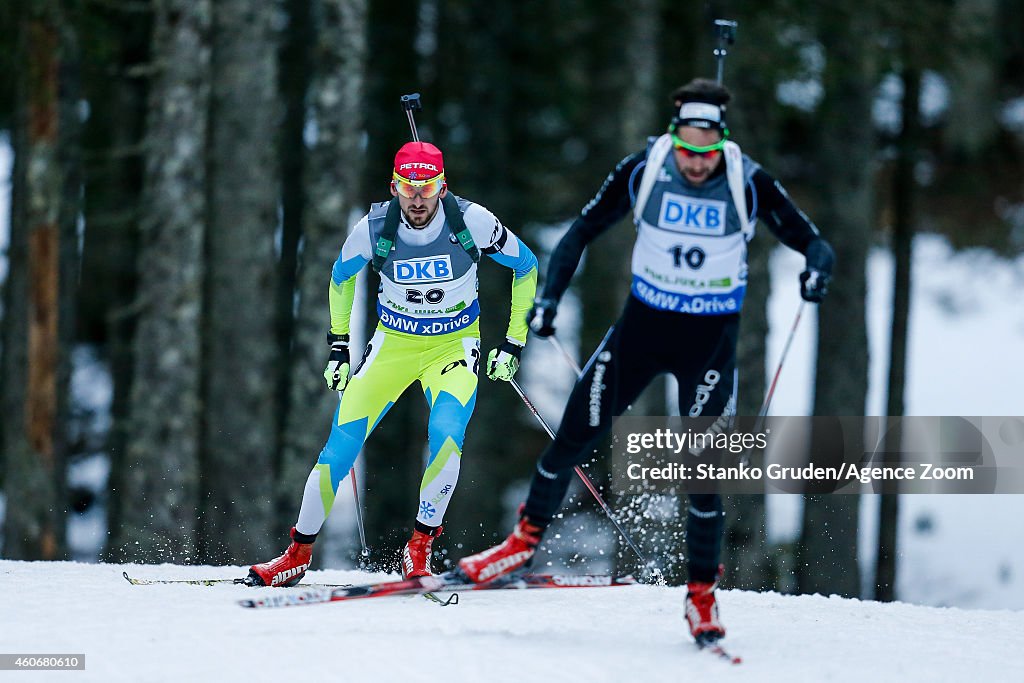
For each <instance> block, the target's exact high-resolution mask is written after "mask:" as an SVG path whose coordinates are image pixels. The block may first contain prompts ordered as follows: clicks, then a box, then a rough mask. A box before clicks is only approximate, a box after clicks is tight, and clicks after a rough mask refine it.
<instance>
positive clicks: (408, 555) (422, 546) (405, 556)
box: [402, 526, 444, 579]
mask: <svg viewBox="0 0 1024 683" xmlns="http://www.w3.org/2000/svg"><path fill="white" fill-rule="evenodd" d="M442 529H444V527H440V526H439V527H434V528H433V529H431V530H430V533H423V532H422V531H420V530H419V529H416V530H415V531H413V532H412V538H410V539H409V542H408V543H406V544H405V547H404V548H402V578H403V579H415V578H417V577H419V576H430V575H431V574H432V573H433V572H431V571H430V553H431V550H430V544H431V543H433V541H434V539H435V538H437V537H438V536H440V535H441V530H442Z"/></svg>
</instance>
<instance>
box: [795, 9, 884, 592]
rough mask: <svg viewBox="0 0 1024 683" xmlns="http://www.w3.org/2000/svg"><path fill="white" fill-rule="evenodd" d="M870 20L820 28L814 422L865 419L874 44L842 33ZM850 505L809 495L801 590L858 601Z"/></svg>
mask: <svg viewBox="0 0 1024 683" xmlns="http://www.w3.org/2000/svg"><path fill="white" fill-rule="evenodd" d="M874 19H875V10H874V8H873V6H871V5H870V4H869V5H864V3H863V2H858V3H853V2H849V3H843V4H842V6H839V7H830V9H829V11H828V12H827V13H825V14H824V15H822V16H821V17H820V18H819V22H818V29H819V33H818V36H819V41H820V42H821V43H822V45H823V46H824V48H825V54H826V60H827V64H826V67H825V70H824V73H823V74H822V80H823V83H822V84H823V86H824V89H825V97H824V100H823V101H822V103H821V105H820V107H819V111H818V127H817V129H816V131H817V135H816V136H815V140H814V144H812V145H811V149H812V150H814V152H813V154H814V159H815V163H816V177H817V178H819V179H820V183H821V185H820V187H821V194H822V197H821V205H820V208H819V210H818V211H817V212H816V214H815V217H816V222H817V224H818V225H819V226H820V227H821V228H822V230H823V232H824V235H825V237H826V238H827V239H829V240H830V241H831V242H832V245H833V247H834V248H835V251H836V266H835V272H834V274H833V280H832V286H831V288H830V289H831V293H830V294H829V297H828V299H826V301H825V302H824V303H823V304H822V305H821V306H819V307H818V328H819V330H818V358H817V372H816V375H815V402H814V413H815V415H822V416H839V415H863V414H864V400H865V396H866V394H867V366H868V348H867V324H866V319H865V296H866V293H867V283H866V275H865V267H866V261H867V248H868V245H869V244H870V241H871V216H872V212H871V203H872V201H871V200H872V187H871V181H872V177H873V173H874V158H873V149H874V135H873V131H872V127H871V125H870V121H871V97H872V88H873V86H874V83H875V68H874V64H873V61H872V52H873V51H874V47H873V46H872V45H871V43H870V42H868V41H859V40H849V39H847V37H846V35H847V32H848V31H851V30H852V31H853V33H854V34H855V35H861V36H870V35H873V31H874V28H875V27H874ZM829 436H830V435H829V433H827V432H822V433H820V434H816V435H815V439H821V440H823V441H828V440H829ZM814 455H815V456H822V455H823V454H822V453H821V452H816V453H814ZM858 508H859V498H858V497H857V496H854V495H842V496H836V495H825V496H819V495H813V496H808V497H807V499H806V501H805V504H804V512H803V528H802V531H801V538H800V548H799V551H798V552H799V559H798V566H797V575H798V576H797V582H798V588H799V590H800V591H801V592H803V593H823V594H831V593H838V594H840V595H844V596H851V597H853V596H858V595H860V572H859V568H858V565H857V525H858Z"/></svg>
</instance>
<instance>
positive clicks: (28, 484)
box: [3, 0, 81, 560]
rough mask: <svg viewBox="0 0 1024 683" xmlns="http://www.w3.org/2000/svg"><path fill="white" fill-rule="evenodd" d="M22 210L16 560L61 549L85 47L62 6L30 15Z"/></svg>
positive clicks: (9, 549)
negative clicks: (80, 60) (81, 50)
mask: <svg viewBox="0 0 1024 683" xmlns="http://www.w3.org/2000/svg"><path fill="white" fill-rule="evenodd" d="M20 31H21V39H20V51H21V54H22V55H23V56H24V61H23V63H24V64H26V65H27V68H26V69H25V70H24V73H23V74H22V78H21V85H20V93H21V96H20V97H19V98H18V99H19V102H18V106H19V110H20V113H19V116H18V121H19V124H18V130H17V133H16V136H15V145H16V148H15V154H16V168H15V174H16V175H15V181H14V190H15V197H14V202H15V210H14V212H13V213H12V218H13V219H14V220H13V221H12V225H11V252H10V261H9V263H10V273H9V276H8V278H9V281H8V285H7V293H6V294H7V300H6V302H5V318H4V324H5V328H6V329H5V335H4V336H5V339H4V342H5V343H4V367H3V370H4V380H3V383H4V387H5V395H6V405H5V408H6V410H5V425H4V452H5V453H6V454H7V458H6V462H7V471H6V476H5V486H6V491H7V506H6V510H7V512H6V520H5V539H6V540H5V543H6V547H5V548H4V551H5V554H6V556H7V557H11V558H17V559H26V560H29V559H46V560H53V559H61V558H62V557H64V553H65V531H64V524H65V516H66V512H67V511H66V501H65V486H64V463H65V458H66V438H65V437H66V435H65V433H64V429H63V426H64V425H65V424H66V416H67V400H66V396H67V393H68V391H67V388H68V384H69V381H68V380H69V377H70V355H71V353H70V351H71V345H72V335H73V325H72V322H73V320H72V312H73V309H74V306H73V301H74V295H73V292H74V287H75V282H74V274H75V273H77V269H78V268H77V258H78V252H77V240H76V239H75V225H76V219H77V216H78V211H79V202H78V197H79V194H80V182H81V181H80V177H79V175H78V170H79V168H78V125H77V120H76V118H75V116H74V109H73V107H74V104H75V103H76V101H77V97H78V71H77V67H78V65H77V62H76V59H77V44H76V39H75V36H74V34H73V33H72V31H71V28H70V25H69V24H68V23H67V21H66V17H65V16H64V15H63V13H62V11H61V8H60V5H59V3H57V2H54V1H52V0H51V1H48V2H43V3H37V4H36V5H35V6H33V7H32V8H31V9H30V10H27V11H26V12H25V14H24V15H23V19H22V22H21V25H20Z"/></svg>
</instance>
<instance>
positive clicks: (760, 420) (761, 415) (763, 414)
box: [740, 301, 807, 464]
mask: <svg viewBox="0 0 1024 683" xmlns="http://www.w3.org/2000/svg"><path fill="white" fill-rule="evenodd" d="M806 304H807V302H806V301H801V302H800V306H799V307H798V308H797V309H796V320H794V321H793V327H792V328H790V330H789V336H788V337H787V338H786V345H785V346H783V347H782V355H781V356H779V365H778V367H776V368H775V375H774V376H773V377H772V383H771V385H769V387H768V393H767V394H765V396H764V401H763V402H762V403H761V409H760V410H759V411H757V420H756V421H755V422H754V432H753V433H754V434H759V433H760V432H761V428H762V427H764V421H765V420H766V419H767V417H768V407H769V406H771V404H772V397H773V396H774V395H775V387H776V386H778V383H779V375H781V374H782V365H783V363H785V362H786V355H787V354H788V353H789V347H790V346H791V345H792V344H793V338H794V337H795V336H796V328H797V327H799V326H800V318H801V316H803V314H804V306H805V305H806ZM749 460H750V449H749V448H748V449H747V450H746V451H744V453H743V457H742V458H740V462H741V463H743V464H746V463H747V462H748V461H749Z"/></svg>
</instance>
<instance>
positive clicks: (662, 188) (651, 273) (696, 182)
mask: <svg viewBox="0 0 1024 683" xmlns="http://www.w3.org/2000/svg"><path fill="white" fill-rule="evenodd" d="M672 98H673V102H675V103H676V106H678V111H677V113H676V114H675V116H674V117H673V118H672V121H671V125H670V126H669V129H668V133H667V134H665V135H662V136H661V137H659V138H652V139H651V140H650V141H649V144H648V146H647V149H645V150H642V151H639V152H636V153H634V154H631V155H629V156H628V157H626V158H625V159H623V160H622V161H621V162H619V164H618V165H617V166H616V167H615V170H613V171H612V172H611V173H610V174H609V175H608V177H607V179H606V180H605V181H604V185H602V186H601V189H600V190H599V191H598V193H597V195H596V196H595V197H594V198H593V199H592V200H591V201H590V202H589V203H588V204H587V205H586V206H585V207H584V208H583V211H582V212H581V213H580V216H579V217H578V218H577V219H576V221H575V222H574V223H573V224H572V226H571V227H570V228H569V230H568V232H567V233H566V234H565V236H564V237H562V240H561V241H560V242H559V244H558V247H557V248H556V249H555V251H554V253H553V254H552V257H551V262H550V265H549V267H548V273H547V280H546V285H545V288H544V293H543V296H542V297H541V298H539V299H537V301H536V302H535V304H534V307H533V309H532V310H531V311H530V314H529V317H528V320H529V323H530V327H531V329H533V331H534V332H535V333H536V334H538V335H539V336H542V337H547V336H550V335H551V334H553V333H554V331H555V329H554V325H553V323H554V319H555V314H556V311H557V308H558V302H559V300H560V299H561V297H562V295H563V294H564V293H565V290H566V289H567V288H568V286H569V281H570V280H571V278H572V276H573V273H575V271H576V267H577V266H578V265H579V262H580V258H581V256H582V253H583V249H584V248H585V247H586V246H587V245H588V244H589V243H590V242H591V241H593V240H594V239H595V238H597V237H598V236H599V235H601V234H602V233H603V232H605V231H606V230H607V229H608V228H610V227H611V226H612V225H614V224H615V223H616V222H617V221H619V220H620V219H621V218H622V217H623V216H625V215H626V214H627V213H628V212H629V211H632V212H633V219H634V223H635V224H636V229H637V237H636V243H635V245H634V247H633V255H632V273H633V275H632V284H631V287H630V296H629V298H628V300H627V302H626V305H625V309H624V310H623V312H622V315H621V316H620V317H619V319H618V320H617V321H616V322H615V324H614V325H613V326H612V327H611V329H610V330H608V333H607V335H606V336H605V338H604V340H603V341H602V342H601V344H600V346H598V347H597V350H596V351H594V354H593V356H592V357H591V358H590V361H589V362H588V363H587V365H586V366H585V368H584V369H583V373H582V375H581V376H580V378H579V380H578V381H577V382H576V385H575V387H574V388H573V391H572V394H571V396H570V397H569V402H568V404H567V405H566V408H565V414H564V415H563V417H562V421H561V425H560V426H559V429H558V434H557V435H556V437H555V440H554V442H553V443H552V444H551V445H550V446H549V447H548V448H547V450H545V451H544V453H543V455H541V457H540V460H539V461H538V463H537V468H536V471H535V472H534V475H533V481H532V484H531V487H530V494H529V497H528V498H527V499H526V503H525V504H524V505H523V507H522V508H521V513H520V520H519V522H518V524H517V525H516V527H515V530H514V531H513V532H512V534H510V535H509V537H508V538H507V539H506V540H505V541H504V542H503V543H502V544H500V545H498V546H495V547H494V548H491V549H489V550H487V551H484V552H481V553H478V554H476V555H472V556H469V557H466V558H464V559H463V560H462V561H460V562H459V567H460V568H461V570H462V571H463V572H465V573H466V574H467V575H468V576H469V578H470V579H472V580H474V581H487V580H490V579H493V578H495V577H497V576H501V575H503V574H507V573H509V572H511V571H514V570H516V569H518V568H520V567H522V566H523V565H524V564H526V563H527V562H528V561H529V560H530V558H531V557H532V555H533V553H534V550H535V548H536V547H537V544H538V543H539V542H540V540H541V536H542V534H543V533H544V530H545V529H546V528H547V526H548V524H550V522H551V519H552V517H553V516H554V515H555V514H556V512H557V511H558V509H559V507H560V506H561V504H562V499H563V498H564V497H565V493H566V490H567V488H568V486H569V483H570V481H571V480H572V477H573V468H574V467H575V466H576V465H578V464H579V463H581V462H582V461H583V460H584V459H585V458H586V457H588V456H589V454H590V453H591V452H593V450H594V448H595V446H596V445H597V444H598V442H599V441H600V439H601V438H602V437H604V436H605V434H607V432H608V430H609V429H610V427H611V422H612V418H613V417H615V416H618V415H620V414H621V413H622V412H623V411H624V410H625V409H626V408H627V407H628V406H629V405H630V404H631V403H632V402H633V401H634V400H635V399H636V398H637V396H638V395H639V394H640V392H641V391H643V389H644V388H645V387H646V386H647V385H648V384H649V383H650V382H651V381H652V380H653V379H654V378H655V377H656V376H657V375H659V374H661V373H666V372H670V373H672V374H673V375H675V377H676V379H677V380H678V382H679V405H680V410H686V414H688V415H689V416H691V417H697V416H701V415H703V416H721V415H726V416H729V415H734V414H735V411H736V404H735V388H736V338H737V332H738V328H739V314H740V309H741V307H742V304H743V296H744V293H745V291H746V281H747V264H746V255H747V242H748V241H749V240H750V239H751V238H752V237H753V234H754V224H755V222H756V221H757V220H758V219H760V220H762V221H764V223H765V224H767V226H768V228H769V230H771V232H772V233H773V234H774V235H775V236H776V237H777V238H778V239H779V240H780V241H781V242H782V243H783V244H785V245H786V246H787V247H789V248H791V249H795V250H797V251H799V252H800V253H801V254H803V255H804V256H805V257H806V268H805V270H804V272H803V273H801V275H800V283H799V284H800V295H801V296H802V297H803V298H804V300H806V301H811V302H814V303H819V302H821V300H822V299H823V297H824V296H825V294H826V292H827V286H828V281H829V275H830V273H831V271H832V262H833V252H832V248H831V247H830V246H829V244H828V243H827V242H826V241H825V240H824V239H822V238H821V236H820V235H819V234H818V231H817V229H816V228H815V226H814V225H813V224H812V223H811V222H810V220H808V218H807V217H806V216H805V215H804V214H803V213H802V212H801V211H800V210H799V209H798V208H796V206H794V205H793V203H792V202H791V201H790V199H789V196H788V195H787V194H786V191H785V190H784V189H783V188H782V186H781V185H780V184H779V183H778V182H777V181H776V180H774V179H773V178H772V177H771V176H770V175H768V173H766V172H765V171H764V170H763V169H762V168H761V167H760V166H759V165H758V164H757V163H756V162H755V161H753V160H752V159H750V158H749V157H747V156H746V155H744V154H742V152H741V151H740V149H739V147H738V146H737V145H736V144H735V143H734V142H732V141H730V140H729V129H728V127H727V126H726V121H725V110H726V104H727V103H728V101H729V99H730V95H729V92H728V90H726V89H725V88H724V87H723V86H721V85H719V84H717V83H716V82H714V81H710V80H705V79H696V80H694V81H691V82H690V83H688V84H687V85H685V86H683V87H682V88H680V89H678V90H677V91H676V92H675V93H673V96H672ZM699 386H700V389H698V387H699ZM709 387H710V391H709V390H708V388H709ZM689 498H690V505H689V510H688V515H687V521H686V533H687V542H688V546H689V552H690V555H689V558H688V561H687V564H688V572H689V582H688V588H689V591H688V595H687V598H686V619H687V621H688V622H689V626H690V633H691V634H692V635H693V637H694V638H695V639H697V641H698V642H699V643H702V644H704V643H707V642H713V641H715V640H717V639H719V638H721V637H722V636H724V635H725V629H724V628H723V626H722V624H721V622H720V621H719V619H718V607H717V604H716V602H715V594H714V590H715V586H716V585H717V581H718V576H719V553H720V550H721V539H722V528H723V525H724V519H723V515H724V513H723V510H722V501H721V497H720V496H719V495H718V494H691V495H690V497H689Z"/></svg>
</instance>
